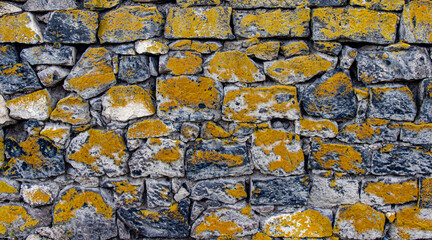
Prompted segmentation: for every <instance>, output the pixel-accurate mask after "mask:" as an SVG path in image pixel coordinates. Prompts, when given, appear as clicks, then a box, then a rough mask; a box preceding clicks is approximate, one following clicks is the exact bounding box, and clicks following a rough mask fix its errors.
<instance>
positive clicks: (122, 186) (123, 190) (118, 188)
mask: <svg viewBox="0 0 432 240" xmlns="http://www.w3.org/2000/svg"><path fill="white" fill-rule="evenodd" d="M112 184H114V186H115V192H116V193H118V194H126V203H127V204H131V203H133V202H134V201H136V200H138V199H137V198H136V196H137V195H138V186H135V185H132V184H131V183H129V182H128V181H126V180H123V181H119V182H115V181H113V182H112Z"/></svg>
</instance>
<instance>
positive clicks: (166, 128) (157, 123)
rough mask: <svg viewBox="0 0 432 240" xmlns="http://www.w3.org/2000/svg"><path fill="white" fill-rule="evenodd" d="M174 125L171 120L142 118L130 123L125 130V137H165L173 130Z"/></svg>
mask: <svg viewBox="0 0 432 240" xmlns="http://www.w3.org/2000/svg"><path fill="white" fill-rule="evenodd" d="M174 130H175V129H174V126H173V124H172V123H171V122H168V121H162V120H159V119H156V120H143V121H140V122H137V123H134V124H131V125H130V126H129V128H128V131H127V135H126V136H127V138H129V139H137V138H153V137H165V136H168V135H169V134H170V133H171V132H173V131H174Z"/></svg>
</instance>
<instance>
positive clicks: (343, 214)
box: [335, 203, 385, 233]
mask: <svg viewBox="0 0 432 240" xmlns="http://www.w3.org/2000/svg"><path fill="white" fill-rule="evenodd" d="M342 221H348V222H350V223H351V224H352V226H353V227H354V230H355V231H357V232H358V233H365V232H368V231H378V232H382V231H383V230H384V224H385V215H384V214H383V213H381V212H378V211H376V210H374V209H373V208H371V207H370V206H368V205H364V204H361V203H356V204H353V205H345V206H341V207H340V209H339V214H338V219H337V224H336V226H335V232H336V233H339V232H340V231H341V229H340V224H341V222H342Z"/></svg>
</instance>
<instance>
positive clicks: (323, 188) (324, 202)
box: [309, 176, 360, 208]
mask: <svg viewBox="0 0 432 240" xmlns="http://www.w3.org/2000/svg"><path fill="white" fill-rule="evenodd" d="M358 189H359V181H357V180H355V179H345V178H341V179H337V178H333V179H332V178H323V177H318V176H314V177H313V181H312V187H311V191H310V195H309V203H310V204H311V205H312V206H318V207H323V208H331V207H335V206H339V205H343V204H354V203H356V202H358V201H360V196H359V193H358Z"/></svg>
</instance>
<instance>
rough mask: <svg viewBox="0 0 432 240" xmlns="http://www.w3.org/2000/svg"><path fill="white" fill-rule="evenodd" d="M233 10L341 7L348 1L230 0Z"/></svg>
mask: <svg viewBox="0 0 432 240" xmlns="http://www.w3.org/2000/svg"><path fill="white" fill-rule="evenodd" d="M228 2H229V3H230V4H231V6H232V7H233V8H245V9H251V8H297V7H302V6H310V5H312V6H317V7H329V6H341V5H344V4H346V0H228Z"/></svg>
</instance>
